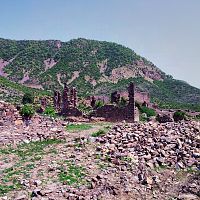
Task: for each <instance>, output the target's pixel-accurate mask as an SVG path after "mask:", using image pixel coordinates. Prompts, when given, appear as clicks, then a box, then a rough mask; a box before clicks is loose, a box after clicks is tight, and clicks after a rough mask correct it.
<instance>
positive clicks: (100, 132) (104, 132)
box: [92, 129, 106, 137]
mask: <svg viewBox="0 0 200 200" xmlns="http://www.w3.org/2000/svg"><path fill="white" fill-rule="evenodd" d="M105 134H106V131H105V130H103V129H101V130H98V131H97V132H95V133H92V137H99V136H101V135H105Z"/></svg>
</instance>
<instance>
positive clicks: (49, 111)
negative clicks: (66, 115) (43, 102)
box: [44, 106, 56, 117]
mask: <svg viewBox="0 0 200 200" xmlns="http://www.w3.org/2000/svg"><path fill="white" fill-rule="evenodd" d="M44 114H46V115H48V116H50V117H55V116H56V111H55V110H54V108H53V107H51V106H49V107H46V109H45V111H44Z"/></svg>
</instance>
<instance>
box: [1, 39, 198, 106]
mask: <svg viewBox="0 0 200 200" xmlns="http://www.w3.org/2000/svg"><path fill="white" fill-rule="evenodd" d="M0 75H1V76H3V77H6V78H7V79H9V80H12V81H14V82H18V83H20V84H24V85H26V86H28V87H32V88H38V89H45V90H53V89H61V88H62V86H63V83H64V82H65V81H67V83H68V84H69V85H70V86H76V87H77V88H78V90H79V94H80V95H83V96H88V95H93V94H101V95H108V92H109V93H110V92H112V91H114V90H116V89H119V90H121V91H123V90H124V89H125V88H126V87H127V85H128V84H129V82H130V81H134V82H136V83H137V88H138V90H140V91H147V92H149V93H150V94H151V97H152V100H153V101H157V102H158V103H159V104H160V105H164V106H165V105H166V104H167V105H174V106H175V107H176V106H177V104H181V105H182V106H183V105H185V104H194V105H195V106H197V104H198V103H199V102H200V90H199V89H197V88H194V87H192V86H190V85H189V84H187V83H185V82H182V81H177V80H174V79H173V78H172V77H171V76H168V75H166V74H165V73H164V72H162V71H161V70H160V69H158V68H157V67H156V66H155V65H154V64H153V63H151V62H150V61H148V60H147V59H145V58H143V57H141V56H139V55H137V54H136V53H135V52H134V51H133V50H131V49H129V48H126V47H124V46H122V45H119V44H116V43H110V42H104V41H95V40H87V39H74V40H70V41H69V42H61V41H56V40H48V41H15V40H6V39H0Z"/></svg>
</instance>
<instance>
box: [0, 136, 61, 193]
mask: <svg viewBox="0 0 200 200" xmlns="http://www.w3.org/2000/svg"><path fill="white" fill-rule="evenodd" d="M60 143H63V141H61V140H56V139H50V140H44V141H37V142H30V143H28V144H26V143H24V144H20V145H18V146H17V148H12V147H11V146H8V147H7V148H4V149H0V155H6V156H9V155H15V156H16V158H15V160H14V163H13V165H12V166H11V167H8V168H5V169H0V196H2V195H5V194H6V193H8V192H10V191H12V190H19V189H21V188H22V185H21V184H20V180H22V179H27V178H30V175H31V171H32V170H33V169H35V168H36V166H37V162H38V161H39V160H41V159H42V158H43V156H44V155H47V154H55V149H54V146H55V145H57V144H60ZM48 147H50V150H51V151H49V150H48V149H47V148H48ZM53 150H54V151H53ZM56 153H57V152H56ZM11 157H13V156H11ZM5 163H6V162H5Z"/></svg>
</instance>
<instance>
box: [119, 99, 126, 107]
mask: <svg viewBox="0 0 200 200" xmlns="http://www.w3.org/2000/svg"><path fill="white" fill-rule="evenodd" d="M126 105H127V100H126V99H125V98H124V97H122V98H121V100H120V102H119V107H121V108H123V107H125V106H126Z"/></svg>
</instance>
